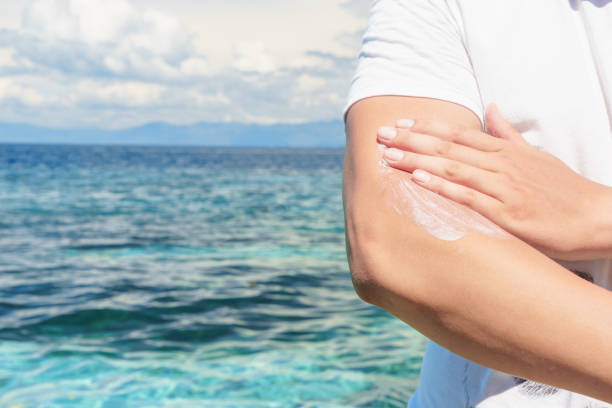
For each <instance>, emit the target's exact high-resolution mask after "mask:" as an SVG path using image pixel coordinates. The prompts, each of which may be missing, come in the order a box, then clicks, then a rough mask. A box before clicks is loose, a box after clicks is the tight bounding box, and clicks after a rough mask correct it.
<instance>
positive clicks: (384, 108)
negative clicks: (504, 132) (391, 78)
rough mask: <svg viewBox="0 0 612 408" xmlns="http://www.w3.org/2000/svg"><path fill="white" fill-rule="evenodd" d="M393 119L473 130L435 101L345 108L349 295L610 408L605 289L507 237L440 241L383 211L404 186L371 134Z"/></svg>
mask: <svg viewBox="0 0 612 408" xmlns="http://www.w3.org/2000/svg"><path fill="white" fill-rule="evenodd" d="M400 117H409V118H414V119H415V120H416V122H417V123H419V122H420V121H426V122H428V121H429V122H433V121H436V122H441V123H447V124H450V125H451V126H455V127H457V128H461V129H466V130H468V129H469V130H470V131H474V132H477V131H479V129H481V123H480V122H479V120H478V118H477V117H476V116H475V115H474V114H473V113H472V112H471V111H469V110H468V109H466V108H464V107H462V106H460V105H456V104H452V103H450V102H445V101H440V100H434V99H427V98H412V97H398V96H381V97H374V98H367V99H363V100H361V101H359V102H357V103H355V104H354V105H353V106H352V107H351V108H350V110H349V112H348V115H347V121H346V125H347V128H346V130H347V145H346V155H345V161H344V173H343V201H344V209H345V221H346V235H347V254H348V260H349V266H350V270H351V278H352V280H353V284H354V286H355V289H356V291H357V293H358V294H359V296H360V297H361V298H362V299H364V300H365V301H367V302H369V303H372V304H374V305H377V306H379V307H381V308H383V309H385V310H387V311H388V312H389V313H391V314H393V315H394V316H396V317H398V318H399V319H401V320H403V321H404V322H406V323H407V324H409V325H411V326H412V327H413V328H415V329H416V330H418V331H420V332H421V333H423V334H424V335H425V336H427V337H428V338H430V339H432V340H433V341H435V342H436V343H438V344H440V345H441V346H443V347H445V348H447V349H448V350H450V351H452V352H454V353H457V354H459V355H461V356H463V357H465V358H468V359H470V360H472V361H475V362H477V363H479V364H482V365H484V366H487V367H490V368H493V369H495V370H498V371H502V372H506V373H509V374H511V375H514V376H516V377H520V378H526V379H530V380H533V381H537V382H541V383H546V384H550V385H553V386H557V387H560V388H564V389H568V390H571V391H575V392H578V393H581V394H585V395H589V396H592V397H594V398H597V399H600V400H604V401H607V402H612V375H611V371H610V370H611V369H610V367H612V349H610V346H609V341H610V338H612V315H610V313H609V311H610V310H612V294H611V293H610V292H608V291H607V290H605V289H603V288H600V287H598V286H596V285H593V284H591V283H589V282H587V281H585V280H583V279H581V278H579V277H577V276H575V275H574V274H573V273H571V272H570V271H568V270H567V269H565V268H563V267H561V266H560V265H559V264H557V263H555V262H553V261H552V260H551V259H550V258H548V257H547V256H545V255H543V254H542V253H541V252H539V251H538V250H536V249H534V248H533V247H532V246H530V245H528V244H527V243H525V242H524V241H522V240H520V239H518V238H516V237H515V236H509V237H505V238H498V237H494V236H490V235H487V234H483V233H481V232H478V231H467V233H466V234H465V236H463V237H462V238H460V239H457V240H453V241H445V240H441V239H438V238H436V237H434V236H432V235H431V234H429V233H428V232H427V231H426V230H425V229H424V228H423V227H422V226H420V225H418V224H417V223H416V222H415V221H414V220H413V219H412V218H411V217H410V216H407V215H406V214H400V213H398V212H397V211H394V210H393V208H391V207H390V206H389V205H388V203H387V202H386V199H387V197H386V196H385V191H386V190H385V188H388V184H389V183H393V182H394V179H396V178H397V180H400V181H401V182H409V183H414V181H413V180H412V176H411V175H410V174H409V173H407V172H405V171H403V170H397V169H393V172H391V173H389V174H388V175H386V174H381V172H380V169H379V162H380V159H381V158H382V153H381V152H380V151H379V147H378V143H377V130H378V129H379V128H380V127H381V126H384V125H386V124H389V123H393V122H394V121H395V120H396V119H397V118H400ZM415 185H416V184H415ZM442 199H444V200H447V202H446V204H447V205H449V206H454V207H455V209H456V210H457V211H464V210H465V209H468V208H467V207H465V206H461V205H459V204H457V203H455V202H453V201H452V200H450V199H447V198H444V197H442ZM446 204H445V205H446ZM470 211H471V210H470ZM500 317H503V318H500Z"/></svg>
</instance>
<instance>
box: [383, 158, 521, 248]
mask: <svg viewBox="0 0 612 408" xmlns="http://www.w3.org/2000/svg"><path fill="white" fill-rule="evenodd" d="M378 164H379V170H380V175H381V181H382V186H383V193H384V195H385V201H386V202H387V204H388V205H389V206H390V207H391V208H393V209H394V210H395V212H397V213H398V214H400V215H409V216H411V217H412V219H413V220H414V221H415V222H416V223H417V224H418V225H420V226H421V227H423V228H424V229H425V230H426V231H427V232H428V233H429V234H430V235H432V236H434V237H436V238H438V239H441V240H444V241H455V240H458V239H459V238H462V237H463V236H465V234H467V233H468V232H469V231H477V232H480V233H483V234H486V235H490V236H495V237H500V238H502V237H508V236H509V235H508V233H507V232H506V231H504V230H503V229H501V228H500V227H499V226H497V225H496V224H494V223H493V222H491V221H489V220H488V219H487V218H485V217H483V216H482V215H480V214H479V213H477V212H476V211H474V210H472V209H471V208H468V207H466V206H464V205H462V204H458V203H455V202H453V201H451V200H449V199H447V198H445V197H442V196H441V195H439V194H437V193H434V192H433V191H430V190H427V189H426V188H424V187H421V186H419V185H418V184H417V183H415V182H414V181H412V178H411V176H410V175H409V174H408V173H406V172H403V171H399V170H395V169H392V168H391V167H389V166H388V165H387V163H386V162H385V161H384V160H382V159H381V160H380V161H379V163H378Z"/></svg>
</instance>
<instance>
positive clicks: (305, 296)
mask: <svg viewBox="0 0 612 408" xmlns="http://www.w3.org/2000/svg"><path fill="white" fill-rule="evenodd" d="M342 153H343V152H342V151H339V150H299V149H298V150H291V149H276V150H275V149H271V150H270V149H267V150H266V149H251V150H248V149H247V150H245V149H222V148H215V149H204V148H142V147H79V146H73V147H65V146H64V147H63V146H11V145H4V146H0V199H1V200H2V206H0V220H1V221H0V254H1V255H0V279H2V281H1V283H2V284H1V285H0V406H7V407H11V406H18V407H20V408H29V407H42V406H44V407H112V408H117V407H154V406H155V407H158V406H159V407H162V406H163V407H189V406H197V407H241V408H242V407H283V408H284V407H403V406H405V403H406V401H407V399H408V398H409V396H410V395H411V393H412V392H413V390H414V388H415V386H416V381H417V375H418V371H419V368H420V364H421V359H420V356H421V354H422V352H423V348H424V339H423V337H421V336H420V335H418V334H417V333H416V332H414V331H413V330H411V329H410V328H408V327H407V326H406V325H404V324H403V323H401V322H399V321H398V320H396V319H394V318H393V317H391V316H389V315H388V314H386V313H385V312H383V311H381V310H379V309H377V308H375V307H372V306H369V305H367V304H365V303H363V302H362V301H360V300H359V299H357V297H356V295H355V293H354V291H353V289H352V286H351V282H350V277H349V274H348V271H347V267H346V259H345V253H344V228H343V216H342V205H341V194H340V189H341V180H340V169H341V165H342Z"/></svg>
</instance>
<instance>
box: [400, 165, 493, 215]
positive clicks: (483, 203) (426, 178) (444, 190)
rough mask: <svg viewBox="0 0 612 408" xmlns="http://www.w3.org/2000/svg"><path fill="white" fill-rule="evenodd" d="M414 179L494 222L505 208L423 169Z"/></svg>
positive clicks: (478, 193) (490, 199)
mask: <svg viewBox="0 0 612 408" xmlns="http://www.w3.org/2000/svg"><path fill="white" fill-rule="evenodd" d="M412 179H413V180H414V181H415V182H416V183H417V184H419V185H420V186H423V187H425V188H426V189H428V190H430V191H433V192H434V193H438V194H440V195H441V196H443V197H446V198H448V199H450V200H452V201H454V202H456V203H459V204H463V205H465V206H467V207H469V208H471V209H473V210H474V211H476V212H477V213H480V214H481V215H483V216H485V217H487V218H489V219H490V220H493V219H494V218H493V217H495V216H496V214H499V213H500V210H501V208H502V206H503V204H502V203H501V202H500V201H498V200H496V199H495V198H492V197H490V196H488V195H486V194H482V193H480V192H478V191H476V190H473V189H471V188H468V187H465V186H463V185H461V184H456V183H453V182H450V181H448V180H445V179H443V178H441V177H438V176H436V175H434V174H430V173H428V172H426V171H424V170H421V169H417V170H414V171H413V172H412Z"/></svg>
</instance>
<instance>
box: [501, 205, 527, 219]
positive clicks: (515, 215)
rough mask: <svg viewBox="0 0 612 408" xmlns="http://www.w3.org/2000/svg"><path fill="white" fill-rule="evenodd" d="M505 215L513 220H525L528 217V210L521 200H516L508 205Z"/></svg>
mask: <svg viewBox="0 0 612 408" xmlns="http://www.w3.org/2000/svg"><path fill="white" fill-rule="evenodd" d="M504 212H505V215H506V217H507V218H508V219H510V220H511V221H514V222H516V221H523V220H525V219H526V218H527V215H528V214H527V210H526V209H525V206H523V205H522V203H521V201H514V202H512V203H510V204H507V205H506V210H505V211H504Z"/></svg>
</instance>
